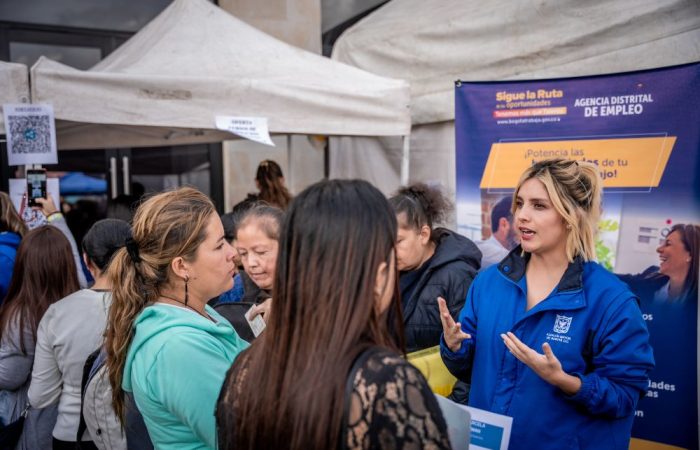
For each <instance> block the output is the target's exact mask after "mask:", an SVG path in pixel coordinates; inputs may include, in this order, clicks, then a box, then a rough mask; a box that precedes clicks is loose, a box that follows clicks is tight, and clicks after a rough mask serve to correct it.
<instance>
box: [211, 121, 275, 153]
mask: <svg viewBox="0 0 700 450" xmlns="http://www.w3.org/2000/svg"><path fill="white" fill-rule="evenodd" d="M216 128H218V129H219V130H224V131H228V132H230V133H233V134H237V135H238V136H241V137H244V138H246V139H250V140H251V141H255V142H260V143H261V144H265V145H271V146H273V147H274V146H275V143H274V142H272V139H270V132H269V131H268V128H267V118H266V117H234V116H216Z"/></svg>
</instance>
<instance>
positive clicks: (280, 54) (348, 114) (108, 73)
mask: <svg viewBox="0 0 700 450" xmlns="http://www.w3.org/2000/svg"><path fill="white" fill-rule="evenodd" d="M31 80H32V86H31V93H32V100H33V102H34V103H51V104H52V105H53V108H54V113H55V116H56V119H57V134H58V146H59V149H77V148H96V147H115V146H116V147H138V146H155V145H176V144H186V143H197V142H214V141H220V140H224V139H231V138H232V137H233V135H231V134H229V133H225V132H221V131H218V130H216V126H215V117H216V116H219V115H222V116H252V117H266V118H268V124H269V130H270V132H271V133H285V134H312V135H314V134H321V135H365V136H389V135H397V136H403V135H408V134H409V133H410V110H409V86H408V84H407V83H406V82H405V81H401V80H395V79H388V78H384V77H381V76H378V75H374V74H371V73H368V72H365V71H363V70H360V69H357V68H354V67H350V66H348V65H345V64H341V63H338V62H335V61H332V60H330V59H328V58H324V57H322V56H319V55H316V54H313V53H310V52H307V51H304V50H301V49H298V48H296V47H293V46H291V45H288V44H286V43H284V42H281V41H279V40H277V39H275V38H273V37H271V36H269V35H267V34H265V33H263V32H261V31H259V30H257V29H255V28H253V27H252V26H250V25H248V24H246V23H244V22H242V21H240V20H238V19H236V18H235V17H233V16H231V15H230V14H228V13H227V12H225V11H223V10H222V9H220V8H218V7H216V6H214V5H212V4H211V3H210V2H208V1H206V0H175V1H174V2H173V3H172V4H171V5H170V6H169V7H168V8H167V9H166V10H165V11H163V12H162V13H161V14H160V15H159V16H158V17H156V18H155V19H154V20H153V21H151V22H150V23H149V24H148V25H146V26H145V27H144V28H143V29H142V30H141V31H140V32H138V33H137V34H136V35H134V36H133V37H132V38H131V39H129V41H127V42H126V43H125V44H124V45H122V46H121V47H120V48H119V49H117V50H116V51H115V52H114V53H112V54H111V55H109V56H108V57H107V58H105V59H104V60H103V61H101V62H100V63H99V64H97V65H96V66H94V67H93V68H91V69H90V70H87V71H81V70H77V69H73V68H71V67H68V66H66V65H63V64H60V63H58V62H55V61H52V60H50V59H47V58H43V57H42V58H41V59H40V60H39V61H38V62H37V63H36V64H35V65H34V66H33V67H32V69H31Z"/></svg>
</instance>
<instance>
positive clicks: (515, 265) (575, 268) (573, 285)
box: [498, 245, 584, 292]
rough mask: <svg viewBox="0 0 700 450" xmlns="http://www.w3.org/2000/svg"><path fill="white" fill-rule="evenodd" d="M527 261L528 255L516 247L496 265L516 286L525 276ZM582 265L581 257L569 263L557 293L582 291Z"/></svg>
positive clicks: (558, 285)
mask: <svg viewBox="0 0 700 450" xmlns="http://www.w3.org/2000/svg"><path fill="white" fill-rule="evenodd" d="M529 260H530V254H529V253H525V252H523V249H522V247H520V246H519V245H518V246H517V247H516V248H514V249H513V250H512V251H511V252H510V253H509V254H508V256H506V257H505V258H504V259H503V261H501V262H500V263H499V264H498V270H499V271H500V272H501V273H502V274H503V276H505V277H506V278H508V279H509V280H511V281H512V282H513V283H515V284H518V281H520V280H521V279H522V278H523V276H524V275H525V268H526V267H527V263H528V261H529ZM583 265H584V261H583V258H581V256H577V257H576V258H574V261H573V262H571V263H569V266H568V267H567V268H566V270H565V271H564V275H563V276H562V277H561V280H560V281H559V284H557V292H572V291H577V290H581V289H583Z"/></svg>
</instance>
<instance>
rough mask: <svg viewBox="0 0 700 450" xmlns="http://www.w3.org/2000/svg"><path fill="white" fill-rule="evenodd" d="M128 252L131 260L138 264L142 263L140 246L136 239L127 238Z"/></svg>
mask: <svg viewBox="0 0 700 450" xmlns="http://www.w3.org/2000/svg"><path fill="white" fill-rule="evenodd" d="M125 244H126V251H127V252H128V253H129V256H130V257H131V260H132V261H133V262H134V264H136V263H140V262H141V256H139V245H138V244H137V243H136V241H135V240H134V238H131V237H130V238H127V240H126V242H125Z"/></svg>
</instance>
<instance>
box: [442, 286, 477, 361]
mask: <svg viewBox="0 0 700 450" xmlns="http://www.w3.org/2000/svg"><path fill="white" fill-rule="evenodd" d="M437 301H438V306H439V308H440V321H441V322H442V331H443V336H444V337H445V344H447V347H448V348H449V349H450V350H452V351H453V352H456V351H457V350H459V348H460V347H461V346H462V341H464V340H465V339H471V335H469V334H467V333H465V332H464V331H462V324H461V323H459V322H455V321H454V319H453V318H452V315H451V314H450V311H449V310H448V309H447V303H446V302H445V299H444V298H442V297H438V299H437Z"/></svg>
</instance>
